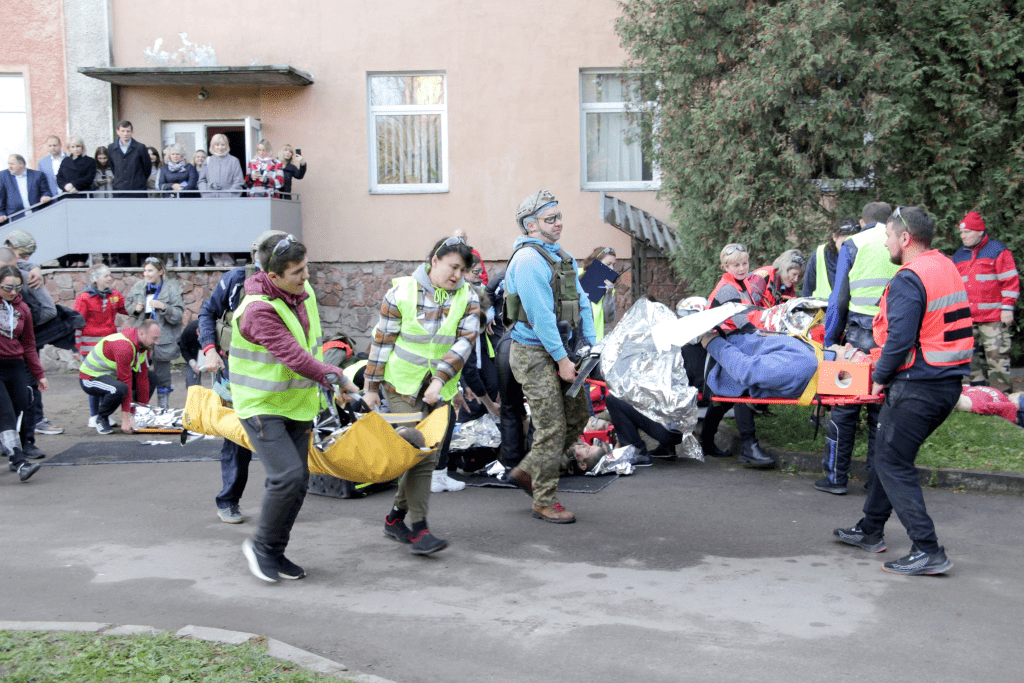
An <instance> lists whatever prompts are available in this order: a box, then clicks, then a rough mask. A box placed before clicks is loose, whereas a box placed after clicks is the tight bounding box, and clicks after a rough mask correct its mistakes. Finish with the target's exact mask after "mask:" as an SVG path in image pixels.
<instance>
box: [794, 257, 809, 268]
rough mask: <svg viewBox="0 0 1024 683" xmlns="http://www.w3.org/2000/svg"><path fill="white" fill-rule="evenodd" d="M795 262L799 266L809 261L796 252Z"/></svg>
mask: <svg viewBox="0 0 1024 683" xmlns="http://www.w3.org/2000/svg"><path fill="white" fill-rule="evenodd" d="M793 263H794V264H796V265H798V266H802V265H804V264H805V263H807V259H805V258H804V257H803V256H797V255H795V254H794V255H793Z"/></svg>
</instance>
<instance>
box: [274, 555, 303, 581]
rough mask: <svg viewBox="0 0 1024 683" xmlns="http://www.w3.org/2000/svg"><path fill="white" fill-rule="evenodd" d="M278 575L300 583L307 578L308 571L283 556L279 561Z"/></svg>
mask: <svg viewBox="0 0 1024 683" xmlns="http://www.w3.org/2000/svg"><path fill="white" fill-rule="evenodd" d="M277 575H278V576H279V577H281V578H282V579H288V580H289V581H298V580H299V579H301V578H303V577H305V576H306V570H305V569H303V568H302V567H300V566H299V565H297V564H295V563H294V562H292V561H291V560H289V559H288V558H287V557H285V556H284V555H282V556H281V557H279V558H278V560H277Z"/></svg>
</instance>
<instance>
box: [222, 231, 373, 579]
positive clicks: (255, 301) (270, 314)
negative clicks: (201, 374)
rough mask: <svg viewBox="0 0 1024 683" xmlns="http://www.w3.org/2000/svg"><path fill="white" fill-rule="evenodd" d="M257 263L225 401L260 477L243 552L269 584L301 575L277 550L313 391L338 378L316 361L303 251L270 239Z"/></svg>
mask: <svg viewBox="0 0 1024 683" xmlns="http://www.w3.org/2000/svg"><path fill="white" fill-rule="evenodd" d="M259 263H260V264H262V265H263V267H264V270H263V271H261V272H257V273H255V274H254V275H253V276H252V277H250V278H249V279H248V280H246V281H245V296H244V297H243V298H242V300H241V301H240V302H239V304H238V308H236V309H235V315H234V317H233V319H232V333H231V354H230V355H231V398H232V402H233V403H234V407H235V412H236V413H237V414H238V419H239V421H240V422H241V423H242V427H243V429H245V432H246V434H248V436H249V440H250V441H251V442H252V445H253V450H254V451H255V452H256V453H257V454H258V455H259V457H260V460H261V461H262V462H263V468H264V469H265V470H266V473H267V484H266V493H265V494H264V496H263V509H262V511H261V512H260V521H259V527H258V528H257V530H256V534H255V536H254V537H253V538H251V539H246V540H245V542H244V543H243V544H242V551H243V552H244V553H245V557H246V559H247V560H248V562H249V571H251V572H252V573H253V575H255V576H256V577H257V578H259V579H262V580H264V581H270V582H274V581H277V580H278V579H301V578H302V577H304V576H305V575H306V572H305V571H303V569H302V567H300V566H298V565H297V564H295V563H294V562H292V561H291V560H289V559H288V558H286V557H285V556H284V550H285V547H286V546H287V545H288V539H289V536H290V535H291V530H292V525H293V524H294V523H295V517H296V516H297V515H298V514H299V509H300V508H301V507H302V501H303V499H304V498H305V496H306V487H307V484H308V481H309V465H308V463H307V457H308V452H309V440H310V435H311V433H312V427H313V418H314V417H316V415H317V413H318V412H320V408H321V393H320V387H321V386H329V384H328V381H327V375H328V374H329V373H335V374H337V375H338V377H343V374H342V370H341V368H337V367H334V366H333V365H328V364H326V363H324V362H323V352H322V350H321V346H322V344H323V333H322V331H321V329H320V314H319V312H318V311H317V306H316V296H315V295H314V293H313V288H312V287H310V286H309V283H308V282H307V280H308V279H309V270H308V269H307V267H306V247H305V245H303V244H302V243H301V242H298V241H297V240H296V239H295V238H294V237H292V236H291V235H286V236H285V237H283V238H282V237H281V236H280V235H273V236H271V237H269V238H267V239H266V240H265V241H264V242H263V243H262V244H261V245H260V247H259ZM343 381H344V386H342V390H343V391H345V392H355V391H356V387H355V385H354V384H353V383H352V382H351V380H348V379H344V380H343Z"/></svg>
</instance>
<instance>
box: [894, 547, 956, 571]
mask: <svg viewBox="0 0 1024 683" xmlns="http://www.w3.org/2000/svg"><path fill="white" fill-rule="evenodd" d="M952 568H953V563H952V562H950V561H949V558H947V557H946V549H945V548H939V549H938V551H937V552H934V553H932V554H931V555H929V554H928V553H926V552H922V551H921V550H918V549H917V546H916V545H915V546H914V547H913V548H911V549H910V554H909V555H904V556H903V557H901V558H900V559H898V560H893V561H892V562H886V563H884V564H883V565H882V569H884V570H885V571H887V572H889V573H890V574H903V575H904V576H919V575H921V574H944V573H945V572H947V571H949V570H950V569H952Z"/></svg>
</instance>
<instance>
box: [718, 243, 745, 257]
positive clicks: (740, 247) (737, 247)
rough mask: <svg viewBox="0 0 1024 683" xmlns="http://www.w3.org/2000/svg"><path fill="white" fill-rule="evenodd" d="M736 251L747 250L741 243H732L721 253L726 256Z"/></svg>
mask: <svg viewBox="0 0 1024 683" xmlns="http://www.w3.org/2000/svg"><path fill="white" fill-rule="evenodd" d="M737 251H742V252H746V251H747V248H746V247H745V246H743V245H742V244H734V245H733V246H731V247H728V248H727V249H726V250H725V251H724V252H722V253H723V254H724V255H726V256H729V255H731V254H735V253H736V252H737Z"/></svg>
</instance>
